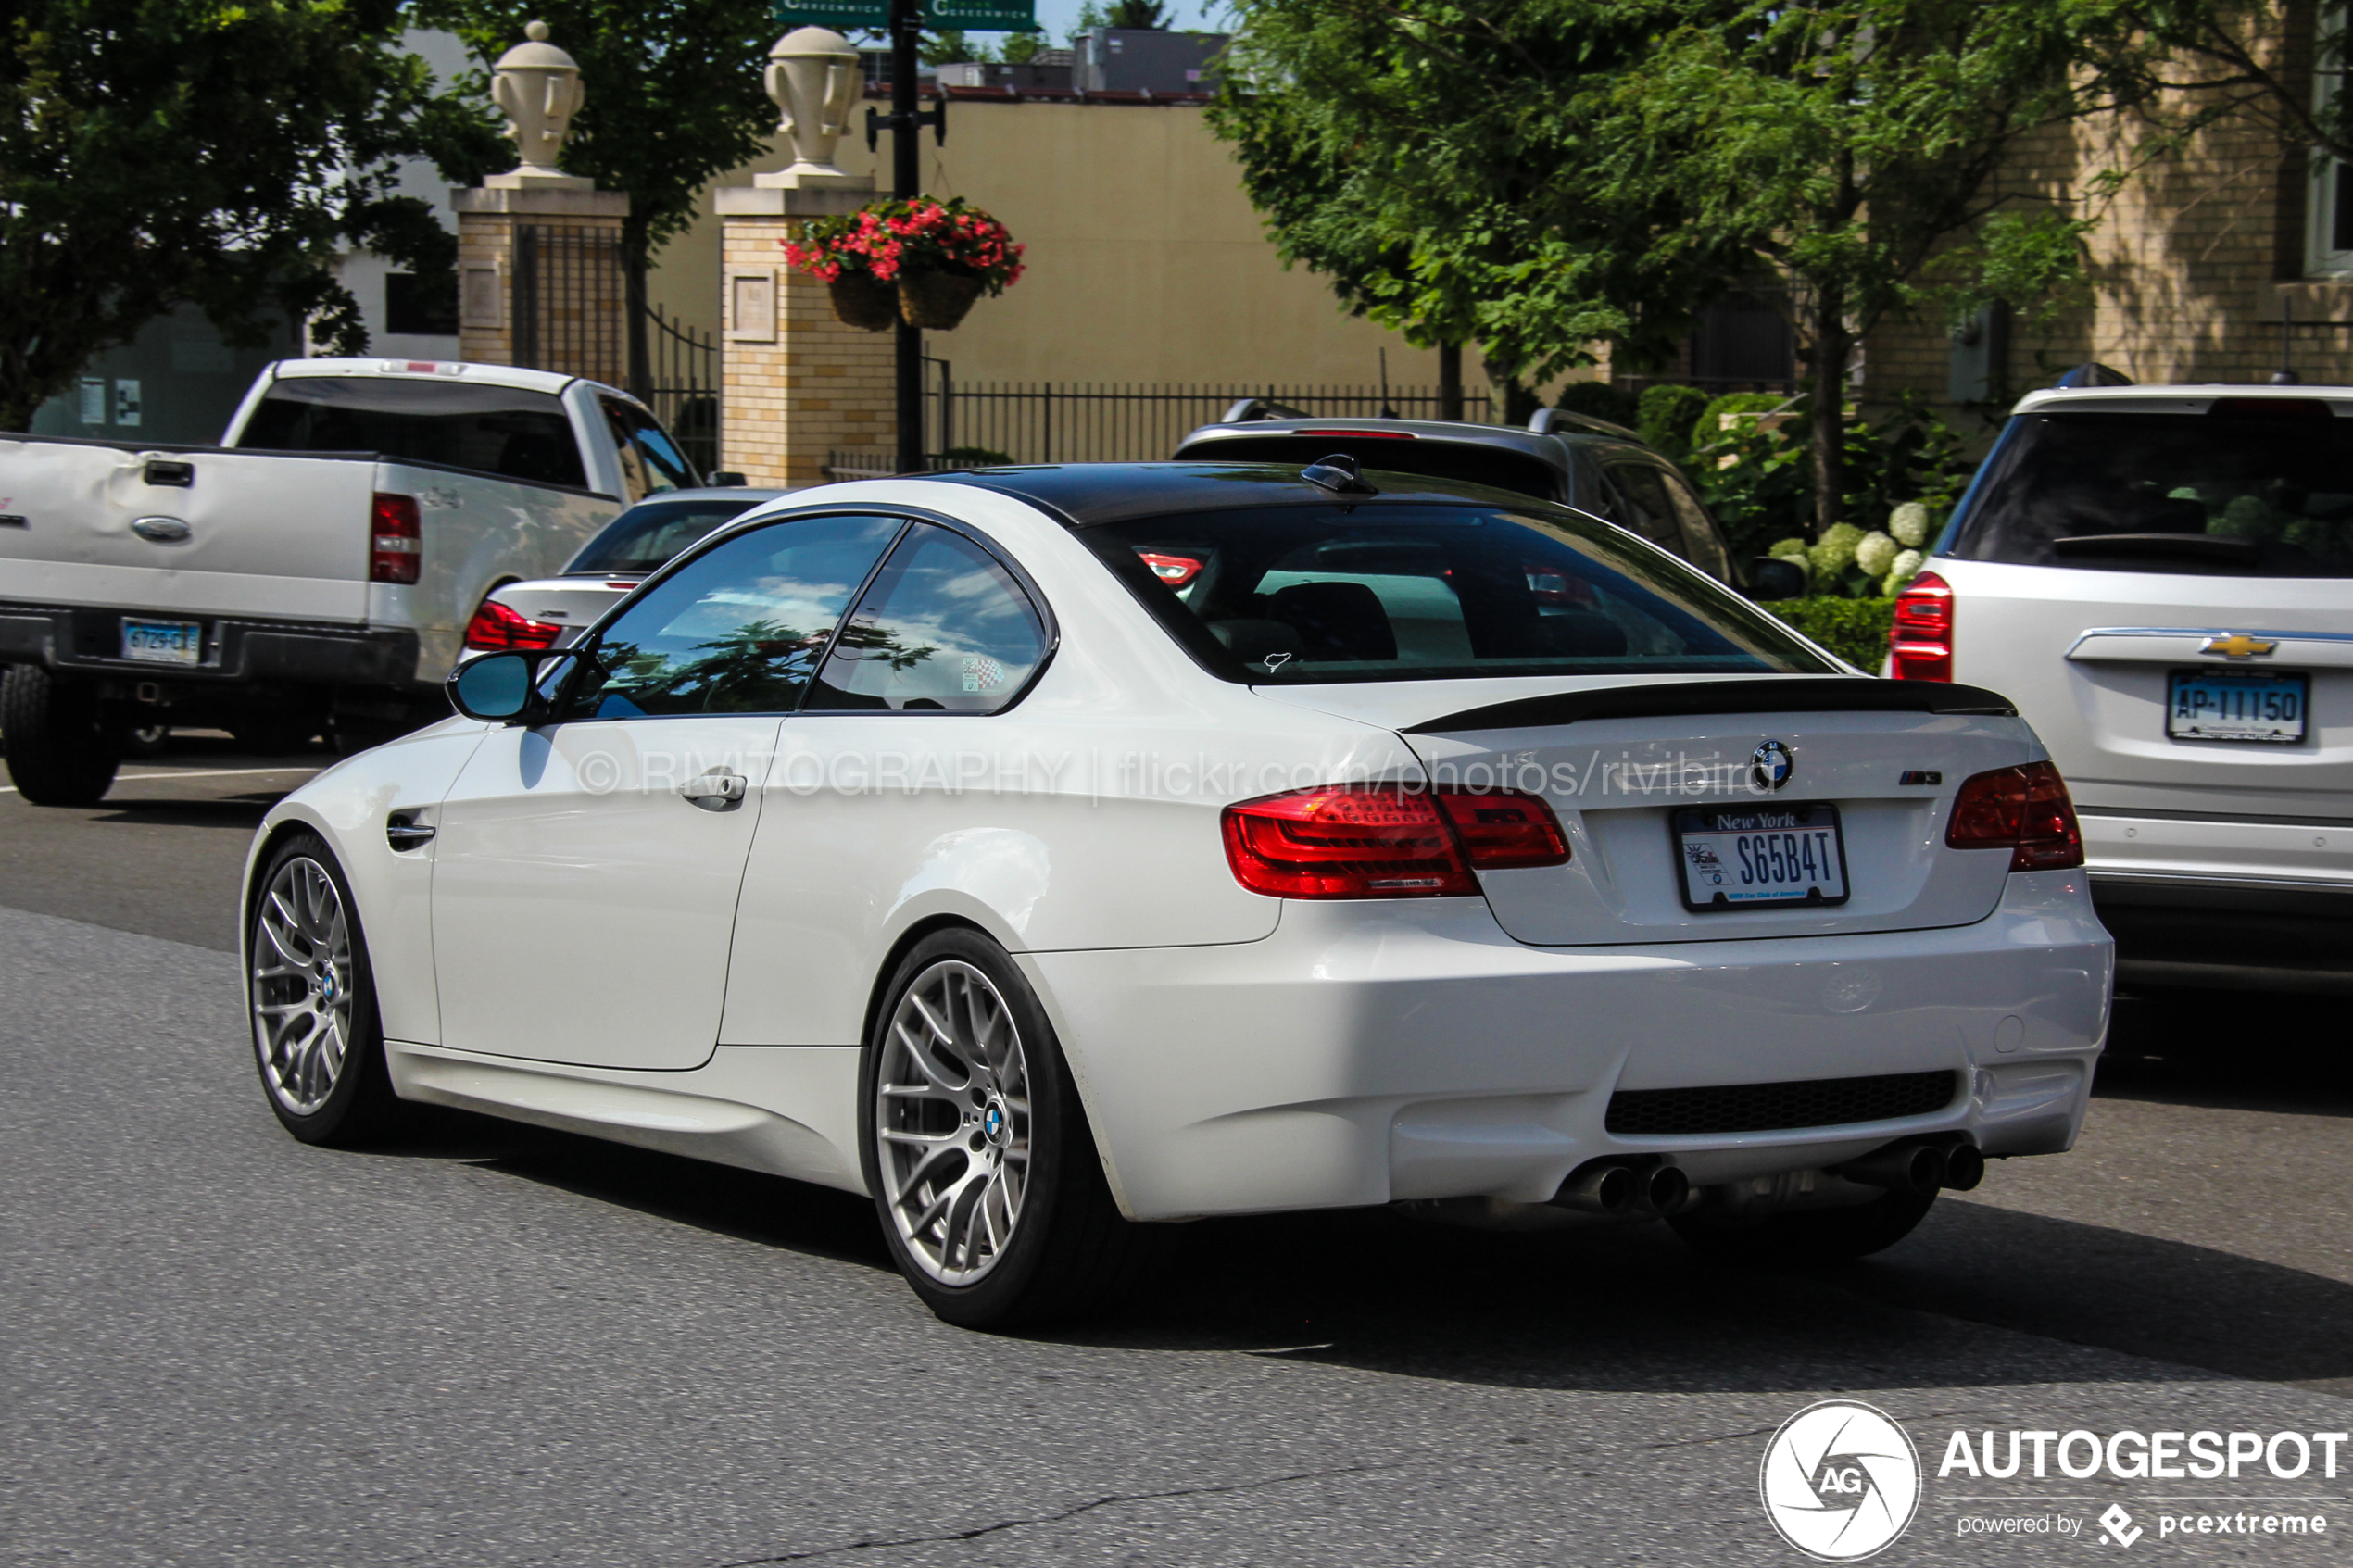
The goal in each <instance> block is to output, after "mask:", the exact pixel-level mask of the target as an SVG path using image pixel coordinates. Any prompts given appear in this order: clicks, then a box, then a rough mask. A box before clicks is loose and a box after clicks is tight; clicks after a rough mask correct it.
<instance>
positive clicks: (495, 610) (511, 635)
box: [466, 599, 564, 651]
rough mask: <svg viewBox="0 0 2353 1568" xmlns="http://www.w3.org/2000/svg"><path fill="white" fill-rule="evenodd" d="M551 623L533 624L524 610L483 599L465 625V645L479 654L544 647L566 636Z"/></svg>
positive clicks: (538, 622) (540, 622) (494, 600)
mask: <svg viewBox="0 0 2353 1568" xmlns="http://www.w3.org/2000/svg"><path fill="white" fill-rule="evenodd" d="M563 632H564V629H563V628H562V627H560V626H558V625H556V624H554V623H553V622H552V621H534V620H532V619H531V617H529V616H527V615H525V614H523V613H522V611H521V610H518V609H514V608H510V607H509V606H506V605H502V604H500V603H499V602H498V601H497V599H484V600H483V601H482V608H480V609H478V610H476V611H474V618H473V619H472V621H467V622H466V646H467V647H469V648H472V649H475V650H477V651H486V650H490V649H496V648H544V647H547V646H552V645H553V644H554V642H555V640H556V639H557V638H558V637H560V636H562V635H563Z"/></svg>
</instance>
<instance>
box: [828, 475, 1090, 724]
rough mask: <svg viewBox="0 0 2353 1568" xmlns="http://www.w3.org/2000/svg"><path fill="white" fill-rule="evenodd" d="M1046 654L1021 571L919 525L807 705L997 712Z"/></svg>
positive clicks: (956, 536) (955, 536) (862, 603)
mask: <svg viewBox="0 0 2353 1568" xmlns="http://www.w3.org/2000/svg"><path fill="white" fill-rule="evenodd" d="M1045 657H1046V625H1045V621H1044V620H1043V618H1041V617H1040V616H1039V615H1038V608H1037V606H1035V605H1033V604H1031V603H1030V601H1029V596H1028V595H1026V594H1025V593H1024V592H1022V589H1021V585H1020V584H1019V583H1015V582H1014V581H1013V576H1012V574H1010V573H1009V572H1007V571H1005V569H1004V568H1003V567H1001V566H1000V565H998V564H997V562H996V561H995V560H993V559H992V558H990V557H989V555H988V551H986V550H984V549H982V548H981V547H980V546H977V545H975V544H974V543H973V542H972V541H971V540H969V539H967V538H965V537H963V535H962V534H960V533H954V532H953V531H951V530H950V529H945V528H939V527H936V526H934V525H933V524H931V523H927V522H919V523H917V524H916V525H915V526H914V527H913V528H912V529H910V530H909V531H908V533H907V537H906V538H905V539H904V540H902V541H900V546H899V548H897V549H896V550H893V551H892V552H891V556H890V559H889V561H888V562H887V563H886V564H885V565H884V567H883V569H882V571H881V572H880V574H879V575H877V576H876V577H875V585H874V586H873V587H872V588H870V589H868V590H867V591H866V596H865V597H864V598H862V599H861V600H859V601H858V608H857V611H856V613H855V614H853V615H851V616H850V618H849V624H848V625H846V626H844V627H843V628H842V633H841V637H840V640H839V641H838V642H837V643H836V644H835V646H834V652H833V657H832V658H830V659H827V660H826V661H825V668H824V671H823V673H821V674H820V675H819V676H818V678H817V684H816V685H815V687H814V688H812V690H811V692H810V694H809V703H808V706H809V707H811V708H812V709H896V710H898V711H901V712H908V711H918V710H930V711H933V712H945V713H994V712H996V711H997V710H998V709H1000V708H1002V707H1004V706H1005V704H1006V703H1007V702H1009V701H1011V700H1012V699H1013V695H1014V694H1015V693H1017V692H1019V691H1020V690H1021V689H1022V687H1023V686H1024V685H1026V684H1027V683H1028V681H1029V677H1030V675H1031V674H1032V673H1033V672H1034V671H1036V670H1037V668H1038V664H1039V662H1040V661H1042V660H1043V659H1045Z"/></svg>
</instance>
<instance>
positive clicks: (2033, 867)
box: [1944, 762, 2083, 872]
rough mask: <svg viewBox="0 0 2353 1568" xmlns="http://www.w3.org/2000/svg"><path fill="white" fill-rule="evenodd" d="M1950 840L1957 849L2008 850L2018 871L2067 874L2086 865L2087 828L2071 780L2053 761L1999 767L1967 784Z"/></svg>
mask: <svg viewBox="0 0 2353 1568" xmlns="http://www.w3.org/2000/svg"><path fill="white" fill-rule="evenodd" d="M1944 842H1945V843H1947V844H1949V845H1951V846H1952V847H1954V848H1956V849H2007V850H2008V851H2009V852H2010V870H2012V871H2014V872H2055V871H2065V870H2067V869H2068V868H2069V867H2070V866H2080V865H2082V863H2083V830H2082V828H2081V827H2079V826H2077V825H2076V822H2075V803H2074V802H2073V801H2072V800H2070V799H2069V798H2068V797H2067V782H2066V781H2065V780H2063V779H2061V778H2060V777H2059V771H2058V770H2057V768H2055V767H2053V766H2051V764H2049V763H2048V762H2029V763H2027V764H2026V765H2025V766H2024V767H2020V768H1996V769H1995V770H1994V771H1992V772H1990V773H1979V774H1978V775H1976V776H1975V777H1974V778H1971V779H1970V780H1969V782H1968V783H1966V784H1962V785H1961V792H1960V794H1959V795H1957V796H1956V797H1954V799H1953V820H1952V822H1950V823H1948V824H1946V826H1945V829H1944Z"/></svg>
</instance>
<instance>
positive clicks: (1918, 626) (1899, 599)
mask: <svg viewBox="0 0 2353 1568" xmlns="http://www.w3.org/2000/svg"><path fill="white" fill-rule="evenodd" d="M1887 652H1888V663H1889V665H1890V669H1889V673H1890V674H1892V675H1894V677H1895V678H1896V679H1897V680H1899V681H1949V680H1951V679H1952V678H1953V587H1952V584H1951V583H1947V582H1945V581H1944V579H1943V578H1942V577H1939V576H1937V575H1936V573H1934V572H1933V571H1923V572H1921V573H1920V574H1919V576H1918V577H1915V578H1913V579H1912V581H1911V584H1910V586H1908V587H1906V589H1905V590H1904V591H1903V592H1902V593H1900V594H1898V595H1896V596H1895V623H1894V625H1893V626H1890V627H1889V628H1888V629H1887Z"/></svg>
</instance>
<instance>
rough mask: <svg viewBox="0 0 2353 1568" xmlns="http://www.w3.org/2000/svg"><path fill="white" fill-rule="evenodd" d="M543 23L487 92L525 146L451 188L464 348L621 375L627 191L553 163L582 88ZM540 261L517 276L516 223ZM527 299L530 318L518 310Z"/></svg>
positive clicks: (481, 357)
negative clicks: (503, 165) (504, 164)
mask: <svg viewBox="0 0 2353 1568" xmlns="http://www.w3.org/2000/svg"><path fill="white" fill-rule="evenodd" d="M547 31H548V30H547V23H546V22H539V21H535V22H532V23H529V24H528V25H526V26H525V27H524V29H523V33H524V36H525V42H523V43H522V44H517V45H516V46H515V47H514V48H512V49H510V50H508V51H507V53H506V54H505V55H503V56H500V57H499V60H498V64H497V69H496V70H495V71H494V72H493V73H492V82H491V89H492V93H491V95H492V97H493V98H494V100H495V101H496V102H497V105H498V107H499V109H500V111H501V112H503V113H504V114H505V115H506V117H507V135H508V137H509V138H510V139H511V140H512V141H513V142H514V144H515V150H516V152H517V154H518V155H519V157H520V160H521V161H519V162H518V163H517V164H516V166H515V167H514V168H513V169H510V170H509V171H508V172H506V173H504V174H494V175H492V176H491V177H490V178H489V179H487V180H485V181H484V182H483V183H482V185H481V186H480V188H478V189H475V190H471V191H468V190H457V191H452V192H450V193H449V205H450V206H451V207H454V208H456V209H457V213H458V345H459V346H458V352H459V357H460V358H465V359H469V360H472V361H474V362H476V363H480V364H489V365H516V364H531V365H535V366H538V367H539V368H540V369H543V370H560V371H563V372H564V373H566V374H569V375H578V376H588V377H591V378H593V379H595V380H598V381H601V382H606V383H612V384H615V385H618V384H621V383H622V382H623V378H624V377H625V375H626V373H627V365H628V351H627V320H626V317H625V314H624V312H625V310H626V302H625V300H624V298H623V288H622V277H621V265H620V244H621V225H622V220H623V219H624V218H625V217H627V216H628V213H629V198H628V197H627V196H625V195H623V194H620V193H619V192H617V191H599V190H598V189H597V187H596V184H595V182H592V181H588V180H584V179H582V178H581V177H580V176H578V175H576V174H566V173H564V172H563V171H562V170H560V169H558V168H557V167H556V159H557V157H558V156H559V155H560V153H561V152H562V150H563V144H564V138H565V137H566V136H567V135H568V134H569V133H570V132H571V129H572V117H573V115H575V114H577V113H579V112H580V107H581V105H582V104H583V103H585V101H586V99H587V93H586V90H585V88H584V87H583V86H582V84H581V81H580V67H579V66H578V65H577V64H575V63H574V62H573V57H572V56H570V55H567V54H565V53H564V52H563V51H562V50H561V49H559V48H557V47H556V46H555V45H554V44H550V43H549V42H547ZM525 227H528V228H530V229H532V230H533V231H534V236H533V241H534V249H535V251H536V252H537V253H538V256H537V265H536V267H535V270H534V274H533V276H532V277H531V278H529V279H525V280H523V281H522V286H521V287H520V288H519V287H518V276H517V274H518V268H517V264H516V260H517V258H516V253H517V250H518V248H519V239H520V234H521V231H522V229H524V228H525ZM523 309H527V310H528V312H529V316H528V319H527V320H524V319H521V318H520V317H519V316H518V312H519V311H520V310H523Z"/></svg>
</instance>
